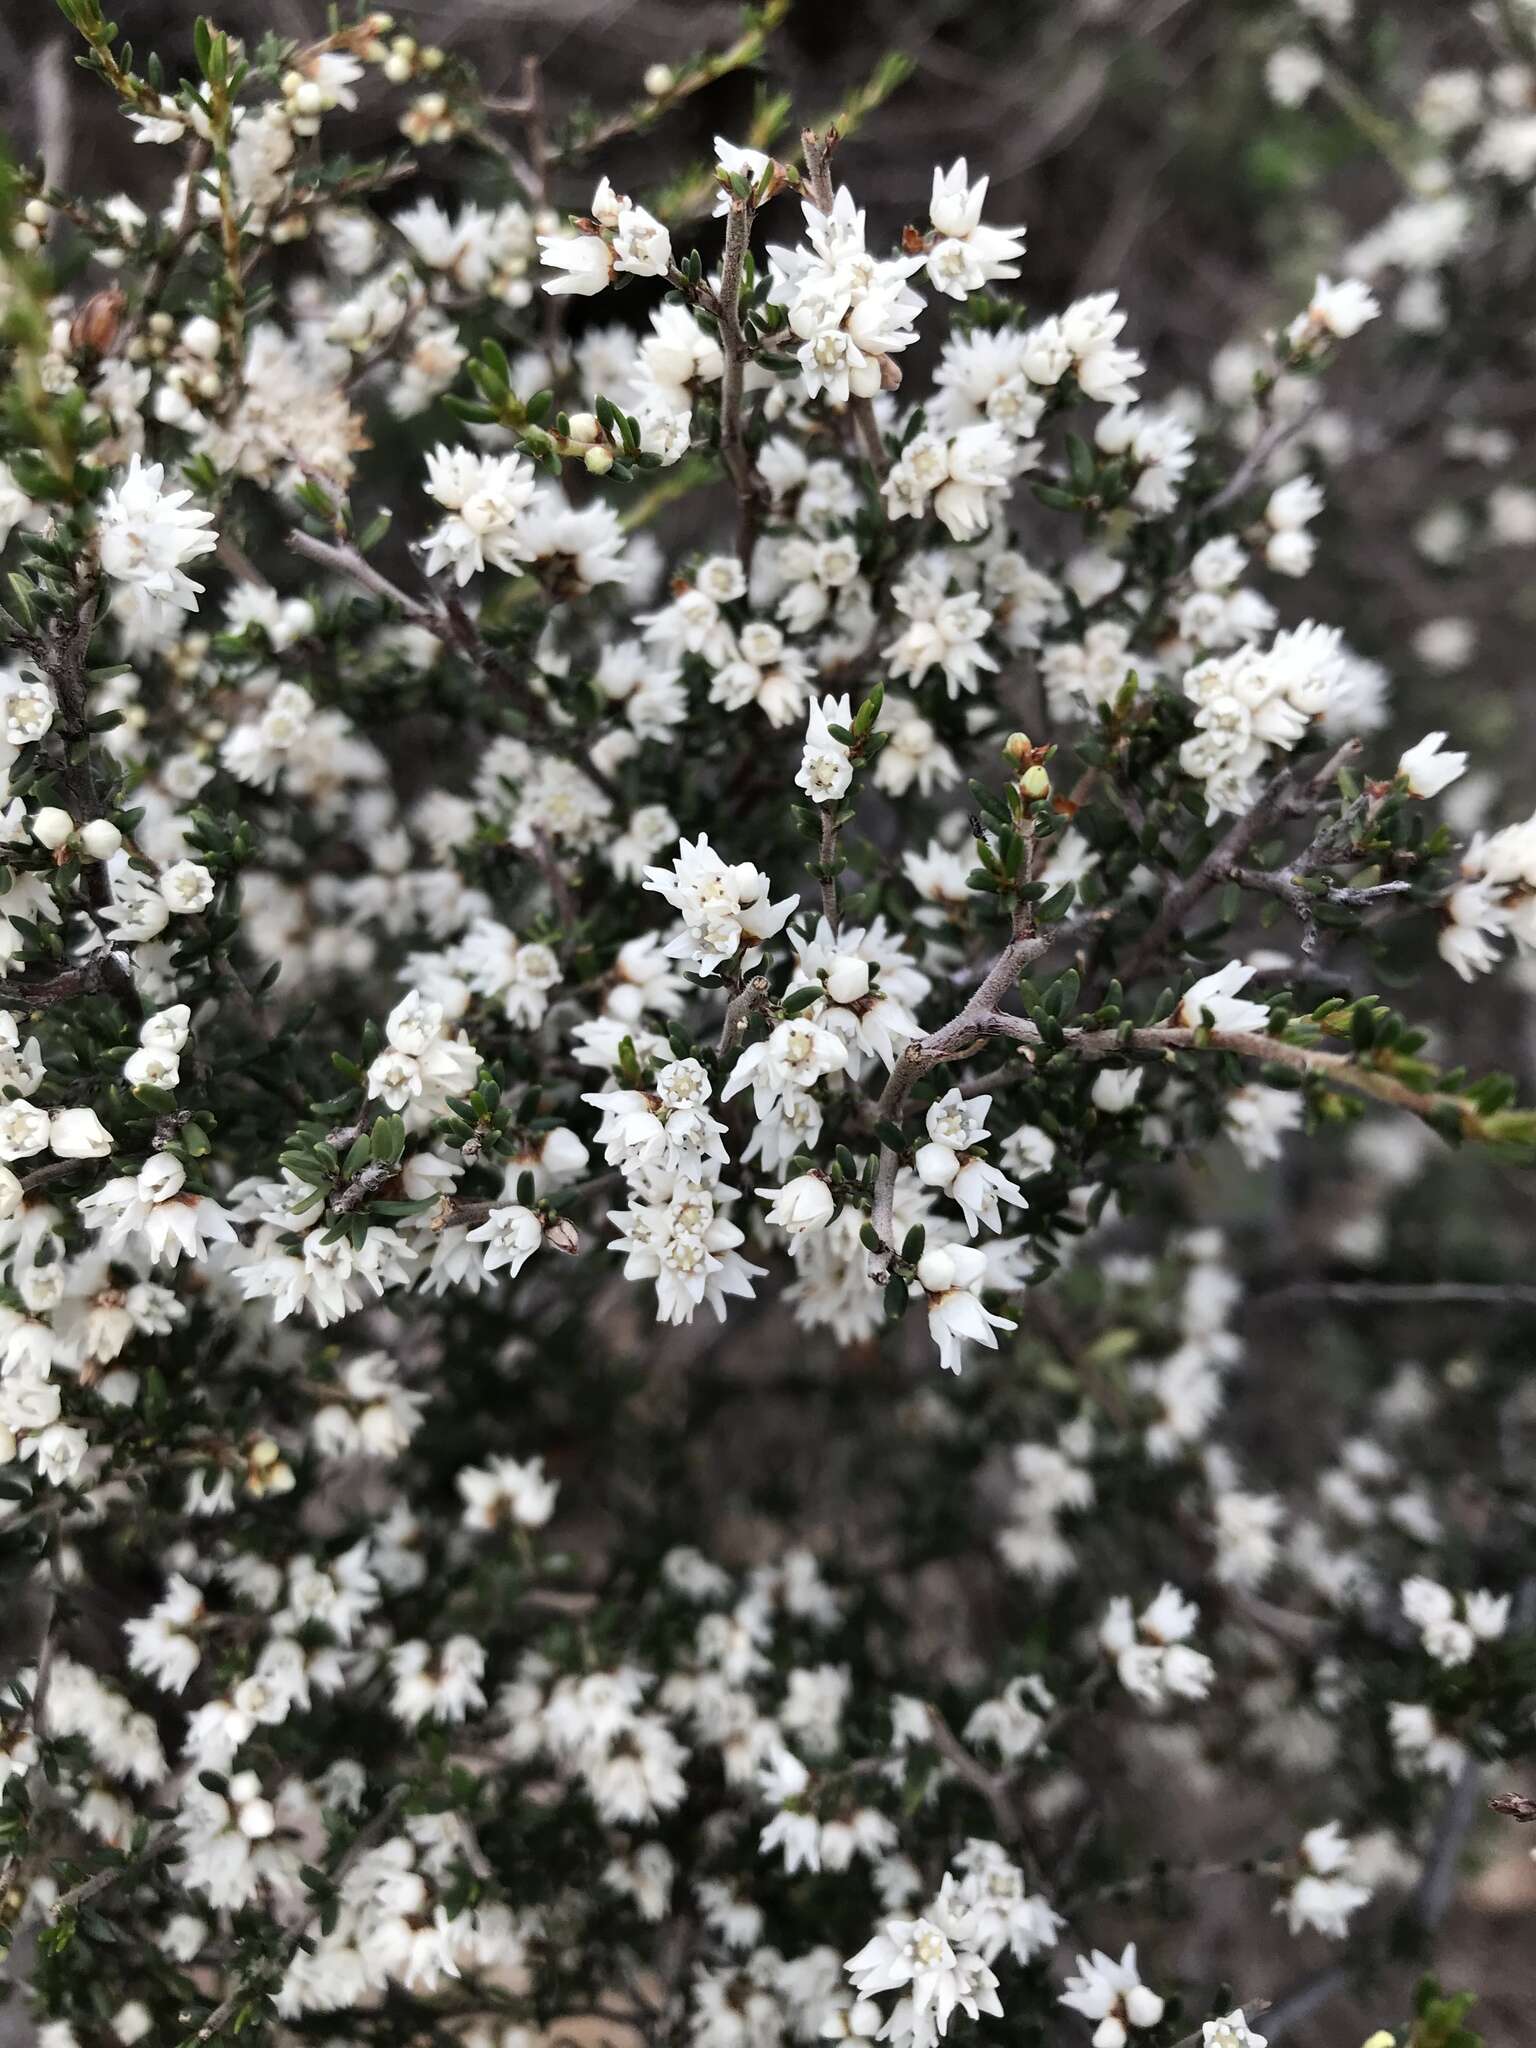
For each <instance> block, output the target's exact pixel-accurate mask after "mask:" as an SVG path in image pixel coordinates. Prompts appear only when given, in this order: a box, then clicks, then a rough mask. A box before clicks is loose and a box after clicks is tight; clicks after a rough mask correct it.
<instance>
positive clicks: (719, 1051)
mask: <svg viewBox="0 0 1536 2048" xmlns="http://www.w3.org/2000/svg"><path fill="white" fill-rule="evenodd" d="M767 1001H768V977H767V976H766V975H765V974H754V975H753V977H752V979H751V980H750V981H749V982H746V983H745V984H744V985H743V986H742V987H741V988H739V989H738V990H737V991H736V993H735V995H733V996H732V997H731V1000H730V1001H729V1002H728V1003H727V1004H726V1006H725V1021H724V1023H723V1024H722V1025H721V1026H720V1043H719V1044H718V1045H717V1046H716V1047H715V1053H716V1056H717V1058H719V1059H724V1058H725V1056H726V1054H727V1053H728V1052H729V1051H730V1049H731V1047H732V1046H733V1045H734V1044H735V1043H736V1039H737V1036H738V1034H739V1033H740V1031H741V1028H742V1026H743V1025H744V1024H745V1023H746V1021H747V1019H748V1018H749V1017H750V1016H751V1014H752V1012H753V1011H754V1010H760V1009H762V1008H763V1006H764V1005H765V1004H766V1003H767Z"/></svg>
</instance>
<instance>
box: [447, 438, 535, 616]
mask: <svg viewBox="0 0 1536 2048" xmlns="http://www.w3.org/2000/svg"><path fill="white" fill-rule="evenodd" d="M534 484H535V476H534V471H533V466H532V464H531V463H530V462H529V461H528V459H527V457H526V456H523V455H518V454H511V455H480V454H477V453H475V452H474V451H473V450H472V449H468V448H449V447H447V446H445V445H443V444H439V445H438V446H437V447H436V448H434V449H432V450H431V451H430V452H429V453H428V455H427V494H428V496H429V497H433V498H435V499H436V500H437V502H438V504H440V505H442V506H443V507H445V508H446V510H447V513H448V517H447V518H446V519H444V520H443V522H442V524H441V525H439V526H437V527H435V528H434V529H433V530H432V532H431V533H429V534H428V535H427V539H426V556H425V567H426V571H427V574H428V575H429V576H435V575H437V574H438V573H439V572H440V571H441V570H443V569H451V570H452V572H453V580H454V582H455V583H457V584H459V585H460V586H461V587H462V586H463V585H464V584H466V583H467V582H468V581H469V579H470V577H471V576H474V575H477V574H479V573H480V572H481V571H482V570H484V569H486V568H492V569H503V570H510V569H515V568H517V567H518V565H519V564H520V563H523V562H527V561H530V560H532V558H533V556H534V554H535V553H536V548H535V547H534V545H533V543H532V542H531V541H530V540H529V538H528V536H527V533H526V532H525V530H524V528H523V526H522V525H521V524H520V522H521V519H522V515H523V514H524V513H525V512H526V511H527V510H528V508H529V506H530V505H531V504H532V503H533V499H534Z"/></svg>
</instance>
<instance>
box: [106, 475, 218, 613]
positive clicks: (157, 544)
mask: <svg viewBox="0 0 1536 2048" xmlns="http://www.w3.org/2000/svg"><path fill="white" fill-rule="evenodd" d="M164 483H165V469H164V467H163V465H162V464H160V463H158V462H153V463H150V464H148V465H147V466H146V465H145V464H144V463H143V462H142V461H141V460H140V458H139V457H138V456H137V455H135V456H134V457H133V458H132V460H131V461H130V462H129V465H128V469H127V472H126V473H125V475H124V476H123V479H122V481H121V482H120V483H119V484H118V485H116V487H115V488H114V489H112V490H110V491H108V492H107V494H106V496H105V497H104V498H103V499H102V501H101V566H102V568H103V569H104V570H105V572H106V573H107V575H108V576H110V577H111V578H112V579H113V581H114V582H116V583H122V584H127V585H131V586H133V587H134V588H135V589H137V590H138V591H139V592H140V593H141V595H142V596H143V597H145V598H146V599H149V600H151V601H152V604H153V605H154V606H155V607H157V608H159V609H160V610H163V611H168V612H169V613H171V614H174V612H176V611H186V612H195V611H196V610H197V600H198V598H199V596H200V595H201V593H202V588H203V586H202V585H201V584H200V583H194V582H193V581H192V579H191V578H190V577H189V576H188V575H186V574H185V572H184V569H183V566H182V565H183V564H184V563H186V562H191V561H195V560H196V559H197V557H198V556H199V555H206V554H209V553H211V552H212V550H213V549H214V548H216V547H217V546H218V535H217V534H216V533H211V532H209V531H207V529H208V528H209V527H211V525H212V524H213V514H212V513H211V512H204V511H199V510H196V509H192V508H191V499H192V493H191V492H190V491H167V490H166V489H165V488H164Z"/></svg>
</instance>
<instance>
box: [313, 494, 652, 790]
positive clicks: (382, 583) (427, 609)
mask: <svg viewBox="0 0 1536 2048" xmlns="http://www.w3.org/2000/svg"><path fill="white" fill-rule="evenodd" d="M287 539H288V547H289V548H290V550H291V551H292V552H293V553H294V554H296V555H302V556H303V557H304V559H305V560H306V561H308V562H313V563H314V564H315V565H316V567H317V568H321V569H326V570H329V572H330V573H331V574H332V575H333V576H341V577H344V578H345V579H346V580H347V581H348V582H350V583H355V584H357V585H358V587H359V589H362V590H366V591H367V592H368V594H369V595H370V596H371V597H377V598H379V599H381V600H382V601H383V602H384V603H385V604H392V605H395V606H397V607H398V608H399V610H400V612H401V614H402V615H403V617H404V618H405V619H406V620H407V621H408V622H409V623H410V624H411V625H413V626H421V627H422V628H424V629H425V631H427V632H428V633H430V634H431V635H432V636H433V638H434V639H436V640H438V641H439V642H441V644H442V645H443V646H444V647H446V648H447V649H448V650H449V652H450V653H452V654H457V655H460V656H462V657H463V658H464V659H466V660H468V661H471V662H473V663H474V664H475V666H476V667H477V668H478V669H479V670H480V672H481V674H482V675H484V676H486V677H487V678H488V679H490V680H492V681H500V682H511V681H513V680H514V679H513V677H512V676H511V675H510V674H509V672H508V670H507V669H506V667H505V666H504V664H503V663H502V662H501V661H500V660H499V659H498V657H497V656H496V654H495V653H494V652H493V650H492V649H490V648H489V647H487V646H486V645H485V643H484V642H483V641H482V640H481V639H480V637H479V636H478V634H477V633H476V632H475V629H474V626H473V623H472V622H471V621H470V619H469V616H468V614H467V613H466V612H464V611H463V609H462V608H456V609H453V610H450V608H449V607H448V606H446V605H440V604H438V603H437V602H436V601H435V600H434V599H432V598H417V597H411V596H409V595H407V593H406V592H405V591H403V590H402V589H401V588H400V586H399V585H398V584H397V583H391V582H390V580H389V578H388V577H387V576H384V575H381V574H380V572H379V571H378V570H377V569H375V568H374V566H373V564H372V563H371V562H370V561H368V560H367V559H366V557H364V556H363V555H361V554H360V553H359V552H358V550H357V549H356V548H355V547H352V546H351V545H350V544H348V543H337V542H334V541H328V540H318V539H317V538H316V537H315V535H314V534H312V533H305V532H303V531H302V530H299V529H296V530H295V531H294V532H292V533H290V534H289V535H288V537H287ZM519 709H520V710H521V711H522V712H523V714H524V715H525V716H526V717H527V718H529V719H530V720H531V721H532V722H533V723H534V724H535V725H536V726H537V727H538V729H539V743H540V744H541V745H543V746H545V747H547V748H548V749H549V751H550V752H551V753H554V754H561V755H563V756H564V757H565V759H566V760H568V761H573V762H574V763H575V764H576V766H577V767H578V768H579V769H580V770H581V772H582V774H583V775H585V776H586V777H587V779H588V780H589V781H590V782H592V783H595V784H596V786H597V787H598V788H599V789H600V790H601V791H602V792H603V795H604V796H606V797H607V798H608V800H609V802H610V803H619V802H621V801H622V799H621V797H620V795H619V791H618V788H617V785H616V784H615V783H614V782H613V781H612V780H611V779H610V778H609V777H608V776H607V775H605V774H604V773H603V771H602V769H600V768H599V767H598V766H597V764H596V763H595V762H594V761H592V760H591V759H590V758H589V757H588V755H587V753H586V752H585V750H584V749H583V748H582V747H581V746H580V745H578V744H577V743H576V742H575V741H572V740H567V739H566V738H564V736H563V735H562V734H561V733H560V731H559V729H558V728H557V727H556V726H555V725H554V723H553V721H552V720H551V718H550V716H549V713H548V712H547V711H546V710H545V708H544V706H543V705H542V704H541V703H540V702H539V700H538V699H537V698H536V697H533V696H531V695H530V696H529V698H528V699H527V701H526V702H525V703H523V704H521V705H520V706H519Z"/></svg>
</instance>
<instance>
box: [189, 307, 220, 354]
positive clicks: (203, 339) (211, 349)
mask: <svg viewBox="0 0 1536 2048" xmlns="http://www.w3.org/2000/svg"><path fill="white" fill-rule="evenodd" d="M223 339H224V337H223V335H222V334H221V333H220V332H219V323H218V321H217V320H213V319H210V318H209V316H208V315H207V314H206V313H195V314H194V315H193V316H192V318H191V319H190V320H189V321H188V322H187V324H186V326H185V327H183V328H182V330H181V345H182V347H183V348H184V349H185V350H186V352H187V354H188V355H189V356H200V357H201V358H202V359H203V361H204V362H207V363H211V362H212V361H213V359H214V357H215V356H216V355H217V354H218V352H219V348H220V346H221V344H222V342H223Z"/></svg>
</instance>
